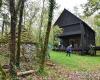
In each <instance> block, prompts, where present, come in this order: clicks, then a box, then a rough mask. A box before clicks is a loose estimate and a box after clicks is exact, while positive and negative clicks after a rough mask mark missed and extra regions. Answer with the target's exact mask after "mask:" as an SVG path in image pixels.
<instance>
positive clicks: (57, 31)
mask: <svg viewBox="0 0 100 80" xmlns="http://www.w3.org/2000/svg"><path fill="white" fill-rule="evenodd" d="M62 31H63V30H62V29H61V28H59V26H54V28H53V37H54V42H53V45H58V44H59V42H60V39H59V38H58V36H59V35H61V33H62Z"/></svg>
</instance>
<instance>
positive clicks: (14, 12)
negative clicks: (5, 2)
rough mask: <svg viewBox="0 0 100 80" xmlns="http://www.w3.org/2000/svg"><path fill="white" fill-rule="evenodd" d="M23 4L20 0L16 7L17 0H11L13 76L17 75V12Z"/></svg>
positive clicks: (11, 58) (11, 68) (11, 60)
mask: <svg viewBox="0 0 100 80" xmlns="http://www.w3.org/2000/svg"><path fill="white" fill-rule="evenodd" d="M20 4H21V0H19V2H18V6H16V7H15V0H9V7H10V14H11V31H10V33H11V36H10V37H11V38H10V44H9V46H10V52H11V53H10V63H9V65H10V75H11V77H12V78H15V77H16V71H15V51H16V25H17V14H18V10H19V7H20Z"/></svg>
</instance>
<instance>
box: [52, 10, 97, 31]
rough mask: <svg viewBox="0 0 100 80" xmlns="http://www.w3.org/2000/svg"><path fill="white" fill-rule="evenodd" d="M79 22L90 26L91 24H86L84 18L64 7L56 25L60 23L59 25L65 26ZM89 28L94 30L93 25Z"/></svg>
mask: <svg viewBox="0 0 100 80" xmlns="http://www.w3.org/2000/svg"><path fill="white" fill-rule="evenodd" d="M77 23H83V24H85V25H86V27H89V25H88V24H86V23H85V22H84V21H83V20H81V19H80V18H78V17H77V16H75V15H74V14H72V13H71V12H70V11H68V10H66V9H64V10H63V11H62V13H61V15H60V16H59V18H58V19H57V21H56V22H55V24H54V25H58V26H59V27H64V26H68V25H73V24H77ZM89 28H90V29H91V30H92V31H94V30H93V29H92V28H91V27H89ZM94 32H95V31H94Z"/></svg>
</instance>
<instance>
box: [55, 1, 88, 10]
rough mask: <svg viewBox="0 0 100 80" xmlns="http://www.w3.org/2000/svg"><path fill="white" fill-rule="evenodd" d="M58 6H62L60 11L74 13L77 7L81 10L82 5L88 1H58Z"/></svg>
mask: <svg viewBox="0 0 100 80" xmlns="http://www.w3.org/2000/svg"><path fill="white" fill-rule="evenodd" d="M56 2H57V4H58V5H60V9H64V8H66V9H69V10H70V11H73V8H74V7H75V6H77V7H78V8H79V9H80V5H81V4H84V3H86V2H87V0H56Z"/></svg>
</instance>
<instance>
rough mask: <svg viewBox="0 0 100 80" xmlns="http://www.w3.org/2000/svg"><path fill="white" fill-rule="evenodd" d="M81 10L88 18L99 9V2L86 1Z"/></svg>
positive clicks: (96, 0) (98, 0) (95, 0)
mask: <svg viewBox="0 0 100 80" xmlns="http://www.w3.org/2000/svg"><path fill="white" fill-rule="evenodd" d="M83 8H84V13H85V15H86V16H90V15H92V14H93V13H94V12H96V11H98V10H99V9H100V0H88V2H87V3H86V4H85V5H84V6H83Z"/></svg>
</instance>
